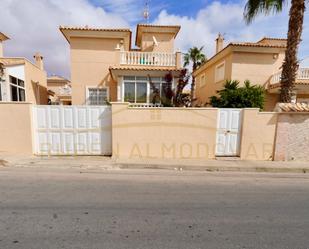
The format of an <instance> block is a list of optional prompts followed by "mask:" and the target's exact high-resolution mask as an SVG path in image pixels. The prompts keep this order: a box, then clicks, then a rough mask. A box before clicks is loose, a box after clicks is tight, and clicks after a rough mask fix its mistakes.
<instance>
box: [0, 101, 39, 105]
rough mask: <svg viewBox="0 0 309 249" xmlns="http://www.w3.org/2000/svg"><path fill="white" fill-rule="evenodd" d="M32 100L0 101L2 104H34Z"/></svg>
mask: <svg viewBox="0 0 309 249" xmlns="http://www.w3.org/2000/svg"><path fill="white" fill-rule="evenodd" d="M32 104H33V103H31V102H17V101H16V102H15V101H0V105H32Z"/></svg>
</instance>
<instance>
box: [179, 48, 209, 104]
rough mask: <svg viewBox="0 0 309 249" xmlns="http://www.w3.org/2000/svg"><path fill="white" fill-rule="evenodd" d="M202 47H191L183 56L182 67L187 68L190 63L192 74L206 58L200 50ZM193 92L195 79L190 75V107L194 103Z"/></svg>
mask: <svg viewBox="0 0 309 249" xmlns="http://www.w3.org/2000/svg"><path fill="white" fill-rule="evenodd" d="M203 49H204V47H200V48H197V47H193V48H190V49H189V51H188V53H186V54H185V55H184V65H183V66H184V67H186V66H188V65H189V64H190V62H192V72H194V71H195V70H196V69H198V67H199V66H200V65H202V64H203V63H204V62H205V61H206V56H205V54H203V52H202V50H203ZM194 90H195V77H194V76H193V75H192V83H191V94H190V95H191V106H192V105H193V102H194Z"/></svg>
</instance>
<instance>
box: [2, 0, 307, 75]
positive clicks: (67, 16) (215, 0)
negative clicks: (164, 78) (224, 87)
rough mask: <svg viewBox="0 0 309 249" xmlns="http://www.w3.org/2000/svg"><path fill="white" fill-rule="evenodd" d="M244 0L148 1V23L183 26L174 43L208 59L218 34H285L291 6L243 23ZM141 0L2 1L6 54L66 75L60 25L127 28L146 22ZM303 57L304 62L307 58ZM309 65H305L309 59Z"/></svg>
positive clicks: (238, 37)
mask: <svg viewBox="0 0 309 249" xmlns="http://www.w3.org/2000/svg"><path fill="white" fill-rule="evenodd" d="M245 3H246V0H230V1H229V0H190V1H188V0H149V9H150V19H149V23H151V24H161V25H181V31H180V33H179V35H178V36H177V39H176V45H175V48H176V49H179V50H180V51H182V52H186V51H187V50H188V49H189V48H190V47H192V46H198V47H199V46H204V53H205V54H206V56H207V57H208V58H210V57H211V56H212V55H213V54H214V51H215V39H216V37H217V35H218V33H219V32H220V33H222V34H224V38H225V45H227V44H228V43H229V42H232V41H240V42H241V41H251V42H252V41H257V40H259V39H261V38H262V37H264V36H267V37H276V38H285V37H286V33H287V26H288V9H289V5H288V4H287V5H286V6H284V11H283V12H282V13H280V14H275V15H270V16H264V15H260V16H258V17H257V18H256V19H255V20H254V22H253V23H252V24H250V25H247V24H246V23H245V22H244V19H243V10H244V6H245ZM144 6H145V0H0V7H1V15H0V32H3V33H5V34H6V35H7V36H9V37H10V40H8V41H6V42H5V44H4V54H5V56H16V57H26V58H28V59H30V60H32V59H33V55H34V54H35V53H36V52H40V53H41V54H42V55H43V57H44V64H45V69H46V71H47V73H48V75H53V74H56V75H60V76H64V77H67V78H70V53H69V52H70V50H69V45H68V43H67V41H66V40H65V38H64V37H63V36H62V34H61V33H60V31H59V26H60V25H66V26H86V25H88V26H89V27H101V28H120V27H124V28H131V30H132V31H133V35H135V29H136V24H137V23H145V20H143V15H142V13H143V9H144ZM308 15H309V11H308V12H306V15H305V22H304V30H303V36H302V39H303V41H302V43H301V46H300V50H299V59H300V60H301V59H304V58H307V57H308V56H309V19H308V17H309V16H308ZM307 61H308V60H304V61H303V62H302V63H307ZM308 65H309V64H308Z"/></svg>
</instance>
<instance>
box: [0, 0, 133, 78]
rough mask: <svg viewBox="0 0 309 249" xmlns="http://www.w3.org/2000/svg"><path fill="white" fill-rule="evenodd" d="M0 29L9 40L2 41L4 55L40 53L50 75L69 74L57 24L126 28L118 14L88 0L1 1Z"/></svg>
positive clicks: (30, 55)
mask: <svg viewBox="0 0 309 249" xmlns="http://www.w3.org/2000/svg"><path fill="white" fill-rule="evenodd" d="M1 9H2V10H5V11H1V15H0V31H1V32H3V33H5V34H7V35H8V36H9V37H10V38H11V40H9V41H6V42H5V45H4V46H5V55H6V56H18V57H27V58H30V59H32V56H33V54H34V53H35V52H37V51H39V52H41V53H42V54H43V56H44V60H45V66H46V69H47V70H48V73H49V74H52V73H56V74H60V75H64V76H67V77H69V76H70V75H69V59H70V55H69V47H68V43H67V41H66V40H65V38H64V37H63V36H62V34H61V33H60V31H59V29H58V28H59V25H79V26H85V25H89V26H96V27H97V26H99V27H129V23H128V22H127V21H126V20H125V19H124V18H122V17H121V16H119V15H115V14H112V13H107V12H106V11H105V10H104V9H103V8H99V7H94V6H93V5H91V4H90V3H89V2H88V1H87V0H65V1H63V0H27V1H20V0H1Z"/></svg>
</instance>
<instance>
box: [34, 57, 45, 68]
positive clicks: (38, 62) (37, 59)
mask: <svg viewBox="0 0 309 249" xmlns="http://www.w3.org/2000/svg"><path fill="white" fill-rule="evenodd" d="M33 58H34V59H35V65H37V67H38V68H40V69H41V70H44V64H43V56H42V55H41V54H40V53H35V55H34V56H33Z"/></svg>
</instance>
